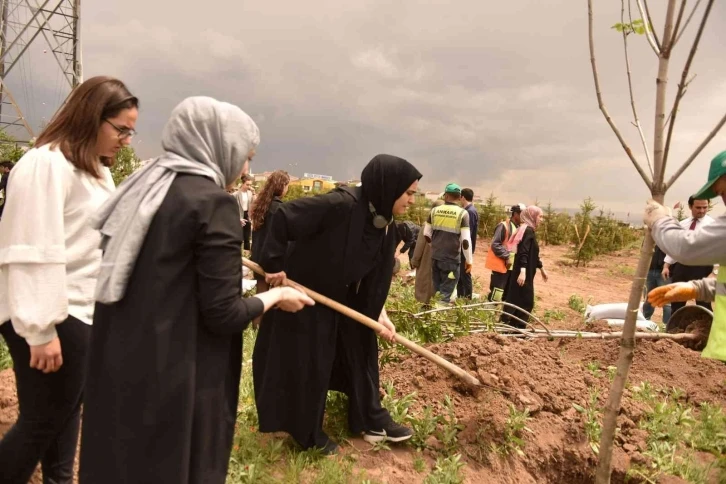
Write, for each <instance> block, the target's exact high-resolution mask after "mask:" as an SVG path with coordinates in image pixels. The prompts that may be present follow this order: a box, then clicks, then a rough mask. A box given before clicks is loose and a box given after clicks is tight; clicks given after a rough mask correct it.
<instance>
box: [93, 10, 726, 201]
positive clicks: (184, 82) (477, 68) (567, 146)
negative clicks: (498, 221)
mask: <svg viewBox="0 0 726 484" xmlns="http://www.w3.org/2000/svg"><path fill="white" fill-rule="evenodd" d="M611 3H612V4H611V5H604V4H601V2H596V18H597V31H596V43H597V51H598V59H599V63H600V71H601V76H602V79H601V82H602V85H603V91H604V94H605V99H606V102H607V104H608V107H609V108H610V110H611V113H612V114H613V116H614V117H615V118H616V120H617V122H618V124H619V126H620V129H621V130H622V131H623V133H624V134H626V136H627V138H628V140H629V142H630V143H631V146H632V147H633V148H634V149H637V148H639V145H640V144H639V142H638V138H637V136H636V132H635V130H634V128H633V127H632V126H631V125H630V124H629V121H630V119H631V118H630V111H629V109H630V107H629V101H628V98H627V91H626V83H625V75H624V72H623V58H622V41H621V38H620V37H619V36H618V34H617V33H616V32H615V31H613V30H611V29H610V26H611V25H612V24H614V23H616V22H618V21H619V20H620V19H619V17H620V6H619V4H617V2H611ZM84 9H85V10H84V23H83V41H84V66H85V73H86V76H87V77H88V76H90V75H94V74H100V73H105V74H112V75H116V76H118V77H120V78H122V79H124V80H125V81H126V82H128V83H129V85H130V86H132V88H133V89H134V91H135V93H137V94H138V95H139V96H140V98H141V100H142V107H143V111H142V116H141V118H140V122H139V131H140V132H141V133H142V134H141V135H140V136H139V140H137V145H136V147H137V150H138V151H139V153H140V154H141V155H142V156H144V157H150V156H153V155H155V154H156V153H157V152H158V139H159V134H160V132H161V128H162V126H163V124H164V121H165V119H166V116H167V115H168V113H169V112H170V111H171V109H172V108H173V107H174V105H175V104H176V103H177V102H178V101H180V100H181V99H182V98H183V97H185V96H188V95H194V94H205V95H211V96H215V97H218V98H220V99H225V100H228V101H230V102H235V103H237V104H239V105H240V106H241V107H242V108H243V109H245V110H246V111H247V112H249V114H250V115H252V116H253V117H254V118H255V119H256V120H257V121H258V123H259V125H260V128H261V130H262V144H261V146H260V149H259V152H258V157H257V158H256V161H255V163H256V165H255V169H257V170H263V169H272V168H287V169H289V170H291V171H292V172H293V173H294V174H298V175H300V174H302V172H304V171H305V172H315V173H325V174H330V175H333V176H335V177H337V178H341V179H344V178H353V177H357V176H358V173H359V172H360V169H361V167H362V166H363V165H364V164H365V162H366V161H367V160H368V159H370V158H371V157H372V156H373V155H375V154H377V153H381V152H389V153H393V154H396V155H399V156H402V157H405V158H408V159H409V160H410V161H412V162H413V163H414V164H416V165H417V166H418V167H419V169H420V170H421V171H422V172H423V173H424V179H423V180H422V186H423V187H424V188H426V189H431V190H440V189H441V187H443V185H444V184H445V183H447V182H449V181H458V182H459V183H462V184H464V185H470V186H472V187H473V188H475V190H477V191H478V192H482V193H484V192H486V193H489V192H491V191H493V192H494V193H495V194H496V195H498V196H499V197H500V198H502V199H503V200H505V201H507V202H508V201H510V200H513V199H517V200H521V201H524V202H533V201H534V200H535V199H538V200H549V199H551V200H552V201H553V203H555V204H556V205H560V206H572V205H573V204H577V203H578V201H579V200H581V199H582V198H584V197H585V196H592V197H593V198H594V199H595V200H596V201H597V202H598V203H600V204H603V205H606V206H608V207H612V208H613V209H615V210H626V209H627V210H629V209H630V208H634V209H636V210H638V209H639V208H640V206H641V204H642V201H643V200H644V198H645V197H646V195H647V194H646V192H645V189H644V186H643V184H642V182H640V181H639V179H638V176H637V174H636V173H635V170H633V168H632V166H631V164H630V161H629V160H628V159H627V157H626V156H625V155H624V153H623V152H622V149H621V148H620V146H619V145H618V143H617V140H616V139H615V137H614V136H613V134H612V132H611V131H610V129H609V127H608V126H607V125H606V123H605V120H604V119H603V117H602V115H601V114H600V112H599V110H598V109H597V103H596V100H595V95H594V89H593V85H592V74H591V71H590V64H589V53H588V45H587V17H586V13H587V12H586V5H584V4H580V3H577V2H571V1H566V0H559V1H551V2H539V1H534V0H528V1H522V2H503V4H502V2H499V3H497V4H491V3H490V2H474V1H462V2H456V3H455V4H441V5H426V6H424V5H421V4H419V3H418V2H394V4H390V3H389V2H366V3H360V2H333V1H320V0H315V1H310V2H281V1H268V2H261V1H259V0H255V1H247V2H239V3H237V2H234V3H233V2H222V1H218V0H211V1H207V2H204V4H203V5H202V6H201V8H195V9H186V8H183V7H182V6H181V4H180V3H178V2H174V3H172V2H149V1H140V0H128V1H126V2H124V3H123V4H118V5H116V4H109V3H107V2H106V3H103V4H100V3H96V4H91V3H88V4H87V5H85V6H84ZM657 17H658V19H660V14H659V13H658V14H657ZM656 24H657V25H660V21H659V20H656ZM724 26H726V8H724V6H722V5H720V4H719V5H717V6H715V7H714V9H713V13H712V16H711V20H710V23H709V25H708V30H707V33H706V35H705V36H704V38H703V41H702V48H701V50H700V51H699V55H698V57H697V61H696V63H694V66H693V72H696V73H698V77H697V80H696V81H694V83H693V85H692V87H691V89H690V90H689V93H688V95H687V98H686V100H685V101H684V105H683V109H682V110H681V112H679V121H678V128H679V131H678V133H679V134H678V136H677V138H676V139H675V142H674V146H673V153H672V160H674V161H673V163H671V170H672V169H673V166H674V165H675V162H676V160H682V159H685V158H686V157H687V156H688V155H689V154H690V152H691V151H692V150H693V149H694V148H695V147H696V146H697V145H698V144H699V143H700V141H701V139H702V138H703V137H704V136H705V133H706V132H707V131H708V130H709V129H710V128H711V127H712V126H713V125H714V124H715V122H716V121H717V120H718V119H719V118H720V117H721V116H722V114H723V113H724V112H726V91H725V90H724V87H726V83H724V74H726V66H725V64H726V63H725V62H724V61H722V55H721V52H720V50H721V43H720V42H719V41H718V35H717V32H719V31H720V30H723V28H724ZM694 27H695V25H692V26H691V33H693V31H694V30H695V29H694ZM688 40H690V38H687V36H684V40H683V44H682V45H681V46H680V51H679V53H677V54H676V55H675V56H674V61H673V67H672V68H671V73H670V81H671V84H672V85H675V83H676V82H677V80H678V78H679V77H680V70H679V69H680V66H681V65H682V62H683V60H684V57H685V52H684V51H683V50H684V49H685V48H687V45H686V42H687V41H688ZM631 43H632V47H633V48H632V63H633V68H634V80H635V82H634V84H635V88H636V90H637V92H638V96H639V108H640V116H641V121H642V123H643V125H644V130H645V132H646V135H647V137H648V141H649V143H650V144H651V145H652V138H653V136H652V135H653V133H652V118H653V114H652V113H653V106H654V86H655V82H654V79H655V72H656V70H655V69H656V64H655V59H654V58H653V55H652V53H651V51H650V49H649V47H648V46H647V44H646V42H645V39H644V38H634V39H631ZM671 94H672V92H671ZM725 141H726V137H724V135H719V136H718V137H717V138H716V139H715V140H714V141H713V143H712V144H711V145H710V146H709V148H708V149H706V150H705V151H704V154H703V155H702V156H701V157H700V158H699V159H698V160H697V162H696V163H695V164H694V167H693V169H691V170H689V171H688V172H687V173H686V175H685V176H684V178H683V180H682V181H681V182H679V183H678V184H677V185H676V187H675V193H674V194H673V197H674V198H680V199H683V198H684V197H685V196H687V194H688V193H690V192H692V191H693V190H695V188H696V187H697V186H698V185H700V184H701V183H702V181H703V180H702V179H704V178H705V174H704V172H705V170H706V169H707V168H706V167H707V164H708V160H709V159H710V157H711V156H713V154H715V153H716V152H717V151H720V150H722V149H726V142H725ZM638 152H639V153H640V151H638ZM641 159H642V161H643V163H645V160H644V158H643V157H642V156H641Z"/></svg>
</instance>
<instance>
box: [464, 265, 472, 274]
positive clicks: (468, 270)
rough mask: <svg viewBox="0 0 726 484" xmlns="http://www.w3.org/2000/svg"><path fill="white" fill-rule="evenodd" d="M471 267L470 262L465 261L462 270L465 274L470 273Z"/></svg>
mask: <svg viewBox="0 0 726 484" xmlns="http://www.w3.org/2000/svg"><path fill="white" fill-rule="evenodd" d="M471 267H472V266H471V264H469V263H468V262H467V263H466V265H465V266H464V272H466V273H467V274H471Z"/></svg>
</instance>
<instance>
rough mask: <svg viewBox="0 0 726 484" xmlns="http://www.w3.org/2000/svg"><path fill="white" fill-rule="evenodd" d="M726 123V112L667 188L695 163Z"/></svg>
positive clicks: (672, 178) (669, 181)
mask: <svg viewBox="0 0 726 484" xmlns="http://www.w3.org/2000/svg"><path fill="white" fill-rule="evenodd" d="M724 124H726V114H724V116H723V118H721V121H719V122H718V124H717V125H716V126H715V127H714V128H713V130H711V132H710V133H708V136H706V138H705V139H704V140H703V141H702V142H701V144H700V145H698V148H696V151H694V152H693V154H692V155H691V156H689V157H688V159H687V160H686V161H685V162H684V163H683V165H682V166H681V167H680V168H679V169H678V171H676V172H675V173H674V174H673V176H672V177H671V179H670V180H668V184H667V185H666V190H667V189H669V188H670V187H671V186H673V184H674V183H675V182H676V180H678V177H680V176H681V175H682V174H683V172H684V171H686V168H688V167H689V166H690V165H691V163H693V160H695V159H696V157H697V156H698V155H700V154H701V151H703V149H704V148H705V147H706V146H707V145H708V143H710V142H711V140H712V139H713V137H714V136H716V134H717V133H718V132H719V131H720V130H721V128H723V126H724Z"/></svg>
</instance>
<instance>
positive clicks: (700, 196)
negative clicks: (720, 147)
mask: <svg viewBox="0 0 726 484" xmlns="http://www.w3.org/2000/svg"><path fill="white" fill-rule="evenodd" d="M723 175H726V151H722V152H721V153H719V154H717V155H716V157H715V158H714V159H713V160H711V167H710V168H709V169H708V181H707V182H706V184H705V185H703V187H701V189H700V190H698V192H697V193H696V194H695V195H693V198H695V199H696V200H711V199H712V198H716V194H715V193H714V192H713V184H714V183H716V180H718V179H719V178H721V177H722V176H723Z"/></svg>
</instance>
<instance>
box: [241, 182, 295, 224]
mask: <svg viewBox="0 0 726 484" xmlns="http://www.w3.org/2000/svg"><path fill="white" fill-rule="evenodd" d="M289 183H290V175H288V174H287V172H286V171H282V170H277V171H273V172H272V174H271V175H270V176H269V177H268V178H267V180H265V185H264V186H263V187H262V190H260V193H259V195H257V198H256V199H255V203H254V205H252V214H251V215H250V218H251V219H252V227H254V229H255V230H260V229H261V228H262V226H263V225H265V215H267V210H268V209H269V208H270V204H271V203H272V199H273V198H275V197H281V196H282V192H283V191H285V187H286V186H287V185H288V184H289Z"/></svg>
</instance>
